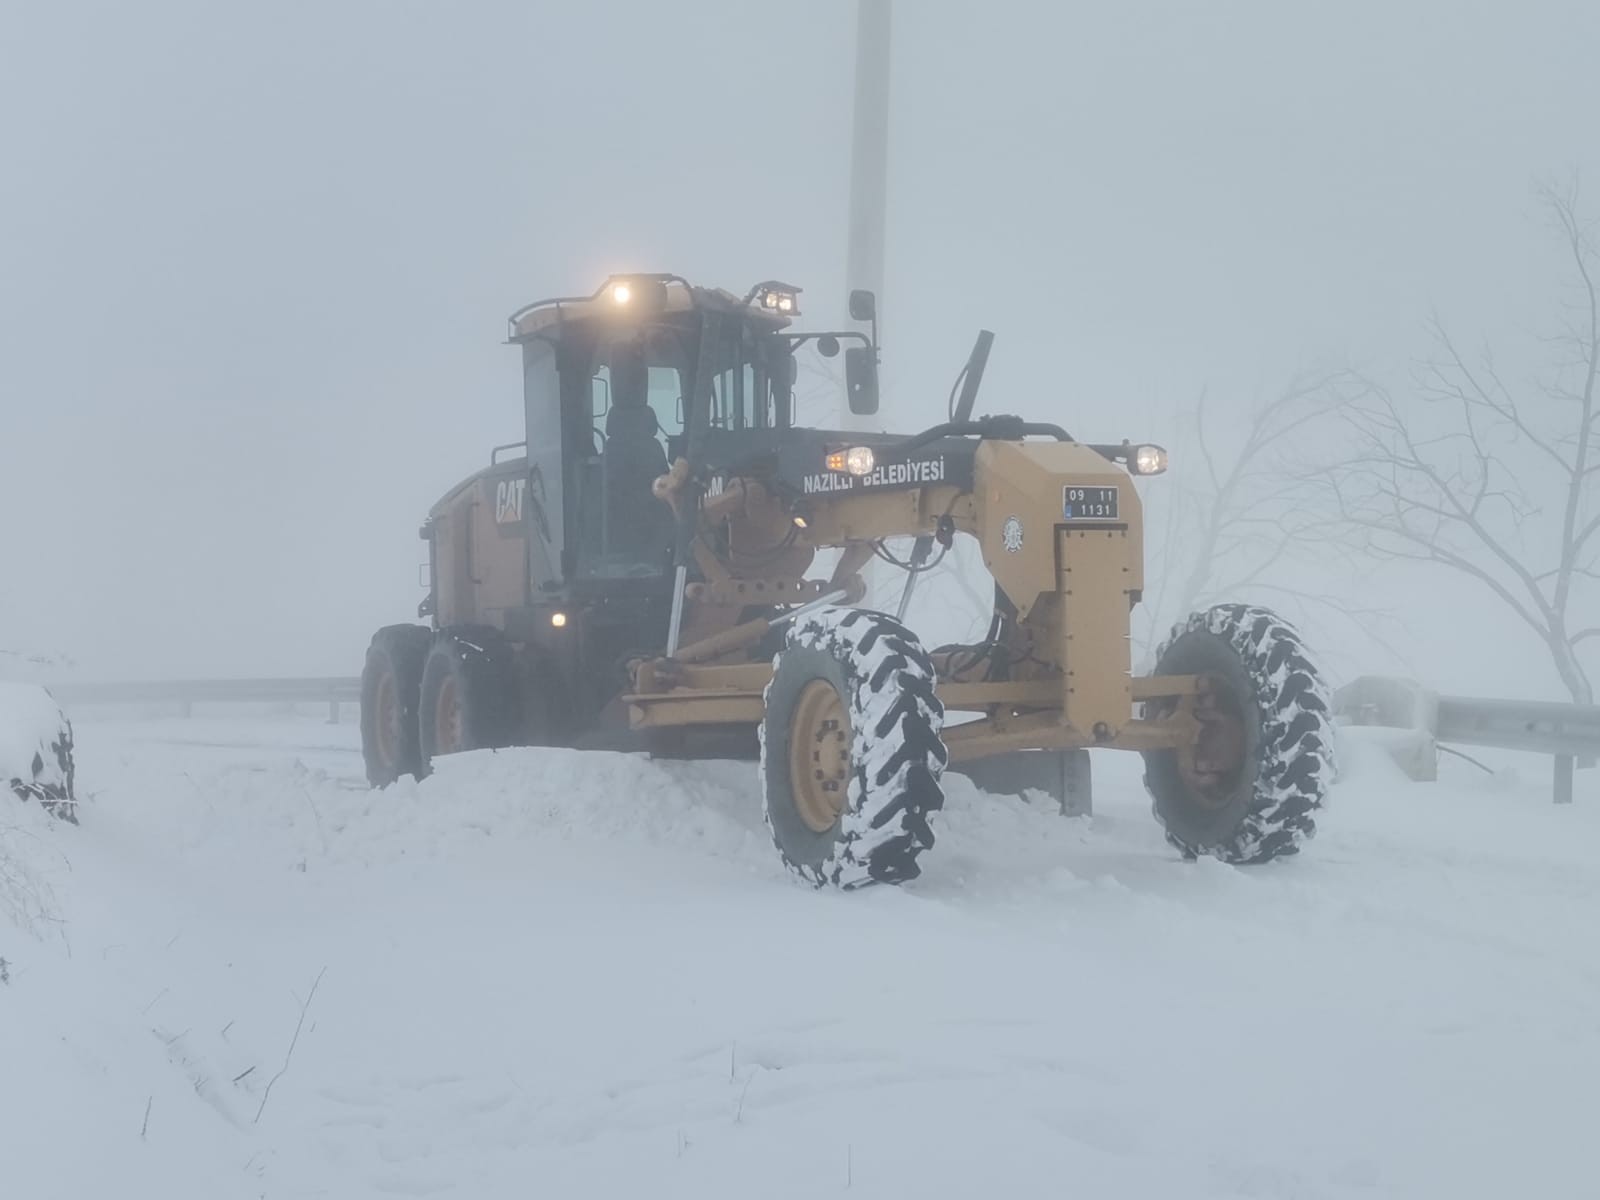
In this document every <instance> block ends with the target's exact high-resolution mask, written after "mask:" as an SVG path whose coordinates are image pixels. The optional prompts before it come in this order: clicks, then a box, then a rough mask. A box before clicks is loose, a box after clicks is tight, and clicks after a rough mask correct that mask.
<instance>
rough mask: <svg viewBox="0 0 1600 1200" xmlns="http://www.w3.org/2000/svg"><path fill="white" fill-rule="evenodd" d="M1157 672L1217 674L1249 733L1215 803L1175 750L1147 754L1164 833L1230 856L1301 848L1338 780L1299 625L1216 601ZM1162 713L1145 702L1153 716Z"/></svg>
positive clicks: (1245, 858) (1190, 846)
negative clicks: (1201, 798)
mask: <svg viewBox="0 0 1600 1200" xmlns="http://www.w3.org/2000/svg"><path fill="white" fill-rule="evenodd" d="M1155 673H1156V674H1157V675H1194V674H1205V675H1212V676H1214V677H1217V678H1219V679H1220V680H1221V681H1222V682H1223V683H1224V684H1226V685H1227V686H1228V688H1229V689H1230V690H1231V691H1232V692H1233V693H1234V694H1235V695H1236V696H1237V697H1238V700H1239V702H1240V703H1239V708H1240V714H1241V717H1242V725H1243V734H1244V756H1243V765H1242V767H1241V769H1240V770H1239V771H1238V773H1237V775H1236V777H1235V778H1233V779H1232V781H1231V783H1230V784H1229V786H1228V787H1227V788H1226V789H1225V791H1224V793H1223V794H1222V795H1219V796H1217V797H1214V798H1213V800H1212V801H1211V803H1209V804H1200V803H1197V802H1196V799H1195V793H1194V792H1193V791H1191V790H1190V788H1189V786H1188V785H1187V784H1186V783H1185V782H1184V780H1183V778H1182V774H1181V772H1180V769H1179V766H1178V754H1177V752H1175V751H1171V750H1164V751H1146V752H1145V756H1144V758H1145V786H1146V788H1148V789H1149V791H1150V794H1151V796H1152V797H1153V799H1154V811H1155V816H1156V819H1157V820H1158V821H1160V822H1161V825H1162V827H1163V828H1164V829H1165V830H1166V834H1167V840H1168V841H1170V842H1171V843H1172V844H1173V845H1174V846H1176V847H1178V848H1179V849H1180V850H1182V851H1183V852H1184V853H1185V854H1186V855H1188V856H1190V857H1195V856H1198V855H1202V854H1204V855H1209V856H1212V857H1215V858H1219V859H1222V860H1223V861H1225V862H1230V863H1259V862H1266V861H1267V860H1269V859H1274V858H1281V857H1284V856H1287V855H1291V854H1295V853H1298V852H1299V850H1300V846H1301V844H1302V843H1303V842H1305V841H1306V840H1307V839H1309V838H1311V837H1312V836H1314V835H1315V833H1316V830H1317V825H1316V813H1317V810H1318V809H1320V808H1321V807H1322V806H1323V804H1324V802H1325V800H1326V798H1327V793H1328V787H1329V784H1330V783H1331V782H1332V780H1333V726H1332V721H1331V719H1330V716H1329V714H1330V711H1331V710H1330V706H1329V696H1328V689H1327V687H1326V685H1325V684H1324V683H1323V680H1322V676H1321V674H1320V672H1318V670H1317V668H1316V666H1315V664H1314V663H1313V662H1312V660H1311V658H1310V656H1309V655H1308V654H1307V653H1306V649H1305V645H1304V643H1303V641H1302V640H1301V637H1300V634H1299V632H1298V631H1297V630H1296V629H1295V627H1294V626H1293V625H1291V624H1290V623H1289V622H1287V621H1285V620H1284V619H1283V618H1282V617H1280V616H1278V615H1277V614H1275V613H1273V612H1271V611H1270V610H1268V609H1265V608H1256V607H1252V606H1250V605H1244V604H1223V605H1218V606H1217V607H1215V608H1211V609H1208V610H1206V611H1204V612H1198V613H1195V614H1193V615H1192V616H1190V617H1189V618H1188V620H1186V621H1183V622H1181V623H1180V624H1178V625H1177V626H1175V627H1174V629H1173V631H1172V634H1171V636H1170V638H1169V639H1168V640H1167V642H1166V643H1165V644H1164V645H1163V646H1162V647H1161V649H1160V651H1159V652H1158V653H1157V655H1156V670H1155ZM1168 704H1170V702H1168ZM1160 711H1161V709H1160V704H1159V702H1150V703H1147V704H1146V705H1145V714H1146V715H1147V716H1153V715H1158V714H1159V712H1160Z"/></svg>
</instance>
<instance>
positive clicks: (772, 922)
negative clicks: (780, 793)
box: [0, 721, 1600, 1200]
mask: <svg viewBox="0 0 1600 1200" xmlns="http://www.w3.org/2000/svg"><path fill="white" fill-rule="evenodd" d="M85 747H86V748H85V751H84V762H83V765H82V769H83V773H84V779H85V780H86V783H85V787H86V789H87V790H88V791H91V792H94V793H95V794H97V795H98V796H100V797H102V799H103V801H104V803H103V804H102V805H101V806H100V807H98V808H97V810H96V819H95V820H94V821H92V822H90V823H88V824H87V825H85V826H84V827H83V828H81V829H73V828H63V827H60V826H55V827H53V829H52V830H51V832H52V833H53V834H56V835H60V836H56V837H53V838H51V839H49V844H47V845H45V846H44V847H43V848H41V847H40V844H41V843H43V842H45V839H38V840H37V841H33V842H29V843H28V844H30V845H33V846H35V848H36V849H39V850H40V853H39V857H38V858H37V860H36V861H35V862H34V866H35V867H36V868H37V870H38V871H39V872H40V873H41V875H42V876H43V877H44V878H45V879H46V881H47V882H48V883H49V884H50V885H51V886H52V887H53V889H54V891H55V897H56V905H57V913H58V915H59V923H53V922H52V923H46V925H45V926H44V927H43V932H42V935H36V936H32V937H30V936H26V935H23V934H21V933H14V931H13V930H11V929H9V928H8V927H7V925H6V924H5V923H4V921H3V920H0V956H3V957H5V958H7V959H8V961H9V962H10V963H11V964H12V966H11V971H10V975H11V982H10V983H9V984H5V985H0V1006H3V1007H4V1009H5V1010H6V1011H5V1012H4V1013H3V1014H0V1061H3V1062H5V1063H6V1064H7V1069H6V1071H5V1073H4V1074H0V1138H3V1139H4V1142H3V1144H4V1151H5V1153H4V1159H5V1171H6V1174H5V1187H6V1190H7V1193H8V1194H10V1193H12V1192H15V1194H17V1195H19V1196H22V1195H26V1196H30V1197H31V1196H41V1197H52V1196H60V1197H74V1198H76V1197H81V1196H93V1195H113V1194H129V1193H136V1194H140V1195H146V1194H149V1195H172V1196H204V1197H207V1198H208V1200H209V1198H210V1197H231V1196H235V1195H249V1196H259V1195H267V1196H271V1197H297V1196H315V1195H338V1196H351V1197H392V1196H394V1195H413V1196H414V1195H435V1196H446V1197H457V1196H459V1197H462V1198H463V1200H465V1198H467V1197H471V1198H472V1200H480V1198H489V1200H500V1198H506V1200H509V1198H511V1197H526V1196H532V1195H552V1196H554V1195H565V1196H617V1195H644V1194H648V1195H651V1196H662V1197H676V1196H683V1197H690V1196H692V1197H695V1198H696V1200H723V1198H728V1200H732V1198H733V1197H739V1198H741V1200H743V1198H744V1197H748V1196H752V1195H761V1196H800V1195H805V1196H816V1195H819V1194H820V1195H831V1194H835V1193H840V1192H845V1191H848V1192H849V1193H850V1194H851V1195H863V1196H869V1197H901V1196H907V1195H914V1196H930V1197H942V1196H973V1195H990V1194H1013V1195H1041V1194H1048V1193H1050V1192H1052V1191H1057V1190H1060V1188H1061V1187H1062V1186H1063V1181H1067V1182H1068V1183H1070V1185H1071V1186H1073V1187H1074V1188H1075V1189H1076V1190H1079V1191H1082V1192H1083V1193H1084V1194H1086V1195H1096V1196H1118V1197H1146V1196H1148V1197H1167V1196H1174V1195H1184V1196H1189V1195H1194V1196H1206V1197H1233V1196H1254V1197H1289V1196H1298V1197H1314V1198H1318V1200H1324V1198H1326V1200H1355V1198H1357V1197H1360V1198H1363V1200H1367V1198H1381V1197H1397V1198H1398V1197H1414V1196H1431V1195H1450V1196H1452V1197H1458V1198H1460V1197H1496V1198H1497V1200H1498V1198H1499V1197H1503V1196H1506V1195H1538V1196H1541V1197H1563V1198H1564V1197H1574V1198H1576V1197H1581V1196H1587V1195H1589V1194H1591V1193H1592V1167H1591V1165H1590V1164H1589V1162H1588V1161H1587V1160H1588V1150H1587V1147H1588V1145H1589V1129H1588V1127H1589V1125H1590V1124H1591V1123H1592V1122H1591V1120H1590V1116H1589V1114H1590V1113H1591V1112H1592V1104H1591V1103H1590V1100H1591V1098H1592V1087H1593V1083H1592V1081H1593V1079H1594V1078H1595V1076H1596V1074H1597V1072H1600V1009H1597V1007H1596V1001H1595V999H1594V987H1593V984H1594V980H1595V979H1596V978H1597V977H1600V939H1595V938H1594V937H1593V929H1592V925H1593V919H1594V914H1595V912H1596V911H1597V910H1600V864H1597V860H1596V856H1595V855H1594V853H1593V847H1594V845H1595V844H1596V840H1597V838H1600V794H1597V793H1596V791H1595V788H1594V786H1593V783H1594V782H1595V777H1594V776H1593V775H1591V774H1589V773H1585V774H1583V775H1580V779H1579V788H1580V795H1579V796H1578V798H1577V800H1578V802H1577V803H1575V804H1574V805H1571V806H1567V807H1565V808H1563V809H1557V808H1556V807H1555V806H1553V805H1551V804H1549V803H1548V796H1547V794H1546V793H1545V790H1544V788H1543V786H1542V784H1541V786H1537V787H1532V788H1530V789H1529V790H1528V791H1527V792H1518V791H1513V790H1507V789H1506V788H1505V787H1504V786H1502V785H1499V784H1494V785H1492V786H1491V785H1490V784H1489V781H1486V785H1485V786H1478V785H1477V784H1476V783H1475V782H1474V781H1473V780H1472V779H1471V777H1470V776H1466V775H1463V776H1461V777H1459V778H1457V779H1451V780H1447V782H1445V783H1440V784H1411V783H1408V782H1399V781H1397V780H1396V779H1395V778H1394V773H1393V768H1392V766H1390V765H1389V764H1388V763H1386V762H1385V761H1384V760H1383V758H1382V756H1381V753H1378V754H1375V755H1373V756H1371V757H1367V756H1361V755H1357V756H1355V757H1354V758H1353V759H1352V760H1351V761H1349V762H1347V764H1346V770H1345V774H1344V775H1343V777H1342V778H1341V781H1340V783H1339V784H1338V785H1337V788H1336V790H1335V793H1334V799H1333V803H1332V804H1331V805H1330V806H1329V808H1328V809H1327V810H1326V812H1325V820H1324V821H1323V822H1322V828H1321V832H1320V833H1319V836H1318V838H1317V839H1316V841H1315V842H1314V843H1312V844H1311V845H1310V846H1309V847H1308V848H1307V850H1306V852H1305V853H1304V854H1302V855H1301V856H1300V857H1299V858H1297V859H1295V860H1293V861H1290V862H1285V863H1276V864H1270V865H1268V866H1265V867H1262V868H1258V869H1236V868H1233V867H1229V866H1226V865H1223V864H1220V863H1217V862H1214V861H1211V860H1201V861H1200V862H1197V863H1185V862H1183V861H1182V860H1181V859H1180V858H1179V856H1178V855H1177V854H1176V853H1174V852H1173V851H1171V850H1170V849H1169V848H1168V847H1167V846H1166V845H1165V842H1164V841H1163V839H1162V835H1161V832H1160V830H1159V828H1158V827H1157V825H1156V824H1155V822H1154V820H1153V818H1152V817H1151V816H1150V814H1149V811H1148V803H1147V801H1146V799H1145V797H1144V795H1143V793H1142V791H1141V789H1140V788H1139V786H1138V773H1139V764H1138V760H1137V758H1136V757H1134V756H1117V755H1112V754H1097V755H1096V756H1095V767H1096V771H1097V780H1096V786H1097V792H1096V800H1097V806H1098V810H1099V811H1097V812H1096V814H1095V815H1094V816H1093V817H1092V818H1082V819H1063V818H1062V817H1060V816H1059V815H1058V814H1057V813H1055V811H1054V808H1053V805H1052V804H1051V803H1050V802H1049V801H1048V799H1041V801H1040V802H1039V803H1037V804H1031V803H1028V802H1026V801H1023V800H1018V799H997V798H993V797H988V796H985V795H984V794H982V793H980V792H978V791H977V790H976V789H975V788H973V787H972V786H971V784H970V783H969V782H968V781H966V780H965V779H962V778H959V777H954V776H947V777H946V781H947V788H946V791H947V796H946V807H945V809H944V810H943V812H941V813H940V814H939V815H938V824H937V826H936V828H937V832H938V842H937V844H936V845H935V846H934V848H933V850H932V851H930V852H929V853H928V855H927V856H926V857H925V858H924V859H923V866H924V868H925V871H924V874H923V876H922V877H921V878H920V879H918V880H917V881H915V882H914V883H913V884H911V885H909V886H907V887H905V888H902V889H877V890H874V891H869V892H866V893H861V894H853V895H839V894H833V893H828V892H824V893H816V892H813V891H812V890H810V889H809V888H807V887H805V886H804V885H802V884H799V883H797V882H795V881H793V880H792V879H791V878H790V877H789V876H788V875H787V873H786V872H785V871H784V870H783V868H782V866H781V865H780V864H779V863H778V861H777V858H776V856H775V855H774V854H773V852H772V849H771V846H770V844H769V843H768V840H767V838H766V836H765V831H764V829H763V826H762V824H761V816H760V801H759V794H758V791H757V788H756V782H755V771H754V766H753V764H750V763H698V764H697V763H673V762H650V761H648V760H645V759H641V758H637V757H631V756H625V755H611V754H598V755H577V754H571V753H566V752H560V751H538V750H530V751H516V752H505V753H500V754H491V753H482V754H474V755H467V756H462V757H460V758H457V759H451V760H448V761H446V762H444V763H442V764H441V769H440V771H439V772H438V774H437V775H435V776H434V777H432V778H430V779H429V780H427V781H426V782H424V783H422V784H420V785H419V784H409V785H403V786H396V787H394V788H390V789H387V790H385V791H383V792H377V793H373V792H369V791H367V790H366V789H365V788H364V787H363V786H362V785H361V784H360V782H359V781H360V772H361V763H360V758H359V755H358V754H357V753H356V751H355V745H354V738H353V731H352V730H349V729H329V728H328V727H326V726H322V725H320V724H317V723H314V722H310V721H305V722H297V723H291V722H285V723H279V724H262V725H257V726H245V725H241V724H233V725H229V724H228V723H226V722H212V723H205V722H180V721H170V722H160V723H150V724H146V725H139V726H123V727H118V726H113V725H101V726H96V727H95V729H94V731H93V737H92V738H86V739H85ZM1445 766H1446V768H1447V769H1448V768H1449V767H1450V764H1445ZM23 811H26V812H27V813H28V814H29V815H30V817H32V818H36V819H38V820H39V822H40V824H39V830H43V829H44V828H45V826H44V824H43V818H42V815H41V814H38V813H37V810H34V809H31V808H30V809H28V810H23ZM34 832H38V830H35V831H34ZM46 849H49V850H53V851H54V852H55V854H56V857H55V858H54V859H51V858H50V856H49V855H48V854H46V853H45V850H46ZM64 860H70V870H69V869H68V864H67V861H64ZM69 942H70V956H69V953H68V943H69ZM319 975H320V983H318V985H317V991H316V993H315V996H314V997H313V996H311V994H310V988H311V985H312V983H313V981H314V980H317V979H318V978H319ZM302 1012H304V1015H305V1020H304V1025H303V1029H302V1030H301V1033H300V1036H299V1039H298V1041H297V1042H295V1045H294V1050H293V1053H292V1055H290V1054H288V1050H289V1046H290V1044H291V1041H292V1039H293V1037H294V1033H295V1029H296V1024H297V1021H298V1020H299V1018H300V1016H301V1014H302ZM286 1060H287V1066H285V1063H286ZM280 1072H281V1075H280V1074H279V1073H280ZM274 1076H277V1079H276V1082H274V1083H273V1085H272V1088H271V1091H270V1094H269V1093H268V1092H267V1087H266V1085H267V1083H268V1082H269V1081H271V1080H273V1078H274ZM147 1109H148V1111H149V1114H150V1118H149V1123H148V1128H147V1129H144V1130H143V1134H142V1136H141V1129H142V1128H143V1121H144V1115H145V1112H146V1110H147ZM258 1113H259V1114H260V1115H259V1120H258V1119H257V1114H258ZM87 1148H92V1149H93V1152H92V1153H90V1152H89V1151H88V1149H87Z"/></svg>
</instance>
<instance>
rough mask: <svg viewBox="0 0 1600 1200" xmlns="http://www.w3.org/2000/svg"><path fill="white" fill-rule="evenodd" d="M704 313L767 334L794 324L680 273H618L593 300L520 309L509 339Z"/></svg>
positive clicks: (572, 299) (578, 299)
mask: <svg viewBox="0 0 1600 1200" xmlns="http://www.w3.org/2000/svg"><path fill="white" fill-rule="evenodd" d="M618 285H622V286H624V287H626V288H629V289H631V294H630V296H629V299H628V300H627V301H624V302H622V303H619V302H618V300H617V298H616V289H617V287H618ZM656 288H659V289H661V290H660V291H657V292H656V293H655V296H656V299H655V300H654V301H653V302H650V301H647V300H646V294H647V289H648V290H653V289H656ZM699 310H706V311H718V312H728V313H737V314H738V315H739V316H740V317H742V318H743V319H745V320H750V321H755V322H757V323H759V324H760V325H762V326H763V327H765V328H766V329H767V330H768V331H776V330H779V329H783V328H785V327H787V326H788V325H789V323H790V320H789V318H788V317H787V316H783V315H780V314H778V313H775V312H770V311H767V310H766V309H762V308H757V307H755V306H753V305H751V304H749V303H747V302H746V301H745V300H744V299H742V298H740V297H738V296H735V295H734V294H733V293H732V292H728V291H724V290H723V289H722V288H703V287H695V286H694V285H693V284H691V283H689V281H688V280H686V279H683V278H682V277H680V276H677V275H613V276H611V277H610V278H609V279H607V280H606V281H605V283H603V284H601V285H600V287H599V289H598V290H597V291H596V292H595V293H594V294H593V295H592V296H566V297H557V298H555V299H550V300H535V301H534V302H533V303H532V304H527V305H524V306H523V307H522V308H519V309H518V310H517V311H516V312H514V313H512V314H511V316H510V317H509V318H508V324H509V325H510V334H509V338H508V340H510V341H513V342H520V341H526V340H527V339H528V338H530V337H533V336H535V335H537V334H539V333H541V332H543V331H545V330H547V329H550V328H552V327H557V326H560V325H562V324H564V323H565V322H567V321H597V320H604V321H609V322H615V323H617V324H619V325H620V324H627V323H628V322H630V321H638V320H643V319H645V318H648V317H652V316H660V315H662V314H667V315H678V314H683V313H690V312H695V311H699Z"/></svg>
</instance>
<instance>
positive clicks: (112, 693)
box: [48, 677, 361, 725]
mask: <svg viewBox="0 0 1600 1200" xmlns="http://www.w3.org/2000/svg"><path fill="white" fill-rule="evenodd" d="M48 686H49V688H50V692H51V694H52V695H54V696H55V698H56V699H57V700H58V701H59V702H60V703H62V704H64V705H67V706H69V707H70V706H71V705H74V704H175V705H177V706H178V708H179V711H180V712H181V713H182V714H183V715H184V716H186V717H187V716H189V715H191V713H192V711H193V707H194V705H196V704H263V703H265V704H272V703H281V704H322V703H326V704H327V706H328V721H329V723H330V724H335V725H337V724H338V723H339V706H340V705H341V704H346V703H352V704H353V703H356V702H357V701H359V700H360V699H361V680H360V679H358V678H355V677H349V678H345V677H333V678H325V679H172V680H162V681H156V682H127V683H61V684H50V685H48Z"/></svg>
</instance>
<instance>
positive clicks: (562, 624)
mask: <svg viewBox="0 0 1600 1200" xmlns="http://www.w3.org/2000/svg"><path fill="white" fill-rule="evenodd" d="M550 624H551V625H553V626H554V627H555V628H557V629H565V628H566V627H567V614H566V613H564V612H553V613H551V614H550Z"/></svg>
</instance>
